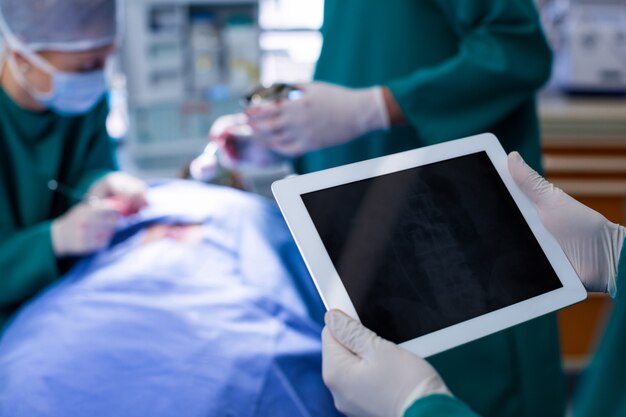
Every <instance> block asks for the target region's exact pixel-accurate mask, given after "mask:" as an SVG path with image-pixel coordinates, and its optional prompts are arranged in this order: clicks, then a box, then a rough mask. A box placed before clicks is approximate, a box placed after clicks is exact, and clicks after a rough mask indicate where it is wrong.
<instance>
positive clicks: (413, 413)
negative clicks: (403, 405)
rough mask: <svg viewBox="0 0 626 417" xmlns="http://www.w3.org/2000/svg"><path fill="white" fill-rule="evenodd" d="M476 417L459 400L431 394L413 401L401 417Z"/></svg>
mask: <svg viewBox="0 0 626 417" xmlns="http://www.w3.org/2000/svg"><path fill="white" fill-rule="evenodd" d="M429 416H446V417H478V415H477V414H475V413H474V412H473V411H472V410H470V409H469V407H468V406H466V405H465V404H464V403H462V402H461V401H460V400H458V399H456V398H454V397H451V396H449V395H442V394H433V395H428V396H426V397H423V398H420V399H419V400H417V401H415V402H414V403H413V404H412V405H411V406H410V407H409V408H408V409H407V410H406V411H405V412H404V416H403V417H429Z"/></svg>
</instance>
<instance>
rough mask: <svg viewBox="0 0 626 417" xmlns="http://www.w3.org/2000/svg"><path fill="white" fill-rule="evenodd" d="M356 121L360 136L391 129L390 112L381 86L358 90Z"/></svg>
mask: <svg viewBox="0 0 626 417" xmlns="http://www.w3.org/2000/svg"><path fill="white" fill-rule="evenodd" d="M357 94H358V98H357V99H358V103H359V105H358V106H355V109H356V111H357V114H355V116H356V121H357V126H358V129H359V132H358V136H360V135H363V134H365V133H369V132H372V131H375V130H383V129H389V123H390V121H389V112H388V111H387V105H386V104H385V97H384V95H383V89H382V87H380V86H377V87H370V88H363V89H360V90H357Z"/></svg>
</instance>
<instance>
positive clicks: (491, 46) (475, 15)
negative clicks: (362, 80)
mask: <svg viewBox="0 0 626 417" xmlns="http://www.w3.org/2000/svg"><path fill="white" fill-rule="evenodd" d="M433 1H434V2H435V3H436V4H437V6H438V7H439V8H440V9H441V11H442V12H443V13H444V15H445V16H446V19H447V20H448V22H449V24H450V25H451V26H452V27H453V29H454V31H455V32H456V33H457V36H458V38H459V47H458V52H457V53H456V54H455V55H454V56H452V57H451V58H449V59H447V60H445V61H444V62H441V63H440V64H438V65H436V66H434V67H430V68H425V69H420V70H418V71H416V72H414V73H412V74H411V75H409V76H407V77H405V78H402V79H398V80H395V81H392V82H391V83H389V85H388V88H389V89H390V91H391V92H392V94H393V96H394V98H395V99H396V101H397V103H398V105H399V106H400V108H401V109H402V111H403V113H404V115H405V117H406V119H407V120H408V121H409V122H410V123H411V125H413V126H414V128H415V129H416V130H417V131H418V133H419V134H420V136H421V137H422V138H423V139H424V140H426V141H429V142H430V141H433V142H434V141H437V142H439V141H442V140H449V139H454V138H457V137H461V136H466V135H469V134H475V133H482V132H485V131H487V130H490V129H491V128H492V127H493V126H494V125H495V124H496V123H497V122H499V121H501V120H503V119H504V118H505V117H506V116H507V115H508V114H510V113H511V112H512V111H514V110H515V109H516V108H517V107H518V106H520V105H521V104H522V103H523V102H524V101H527V100H529V99H531V98H532V97H533V95H534V93H535V92H536V90H537V89H538V88H539V87H540V86H541V85H542V84H543V83H544V82H545V81H546V80H547V79H548V77H549V75H550V69H551V63H552V60H551V52H550V49H549V47H548V44H547V42H546V40H545V37H544V35H543V32H542V29H541V25H540V22H539V18H538V15H537V12H536V10H535V9H534V6H533V5H532V2H531V1H529V0H474V1H466V0H433Z"/></svg>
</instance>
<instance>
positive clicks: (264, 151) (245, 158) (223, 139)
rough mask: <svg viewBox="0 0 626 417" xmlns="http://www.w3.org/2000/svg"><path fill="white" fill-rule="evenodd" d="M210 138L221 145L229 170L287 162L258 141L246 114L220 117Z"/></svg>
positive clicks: (223, 161) (222, 160)
mask: <svg viewBox="0 0 626 417" xmlns="http://www.w3.org/2000/svg"><path fill="white" fill-rule="evenodd" d="M209 141H211V142H214V143H215V144H217V146H218V147H219V150H218V153H217V158H218V160H219V162H220V164H221V165H223V166H224V167H226V168H228V169H233V170H237V169H240V168H265V167H269V166H272V165H275V164H279V163H282V162H284V161H285V158H284V157H282V156H280V155H278V154H276V153H275V152H273V151H272V150H271V149H270V148H269V147H267V146H265V145H264V144H263V143H262V142H261V141H257V140H254V137H253V131H252V128H251V127H250V125H249V124H248V116H246V115H245V114H243V113H238V114H230V115H226V116H221V117H219V118H218V119H217V120H216V121H215V122H214V123H213V125H212V126H211V130H210V131H209Z"/></svg>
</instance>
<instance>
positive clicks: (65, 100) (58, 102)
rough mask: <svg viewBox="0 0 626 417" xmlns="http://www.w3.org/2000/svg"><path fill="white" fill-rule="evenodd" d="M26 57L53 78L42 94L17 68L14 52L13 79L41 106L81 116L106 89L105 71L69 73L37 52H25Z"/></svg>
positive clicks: (69, 114)
mask: <svg viewBox="0 0 626 417" xmlns="http://www.w3.org/2000/svg"><path fill="white" fill-rule="evenodd" d="M20 52H21V53H23V54H24V55H25V56H27V59H28V60H29V61H30V62H31V63H32V64H33V65H35V66H37V67H38V68H39V69H41V70H42V71H44V72H46V73H47V74H49V75H50V77H51V78H52V88H51V90H50V92H48V93H42V92H40V91H37V90H36V89H35V88H33V87H32V86H31V85H30V84H29V83H28V81H26V78H25V77H24V75H23V73H22V71H20V70H19V68H18V65H17V62H15V58H14V56H13V55H11V56H10V58H9V60H8V65H9V68H10V70H11V72H12V73H13V75H14V77H15V80H16V81H17V82H18V83H19V84H20V86H21V87H22V88H24V90H26V91H27V92H28V94H30V95H31V96H32V97H33V98H34V99H35V100H37V101H38V102H39V103H40V104H41V105H42V106H44V107H46V108H48V109H51V110H53V111H55V112H56V113H59V114H61V115H68V116H73V115H80V114H84V113H86V112H88V111H89V110H91V109H92V108H93V107H94V106H95V105H96V104H97V103H98V101H100V99H101V98H102V96H103V95H104V93H105V92H106V90H107V82H106V76H105V73H104V70H96V71H91V72H87V73H69V72H63V71H59V70H57V69H56V68H54V67H53V66H52V65H50V64H49V63H48V62H47V61H45V60H44V59H42V58H41V57H39V56H38V55H36V54H31V53H28V54H25V53H24V51H20Z"/></svg>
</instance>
